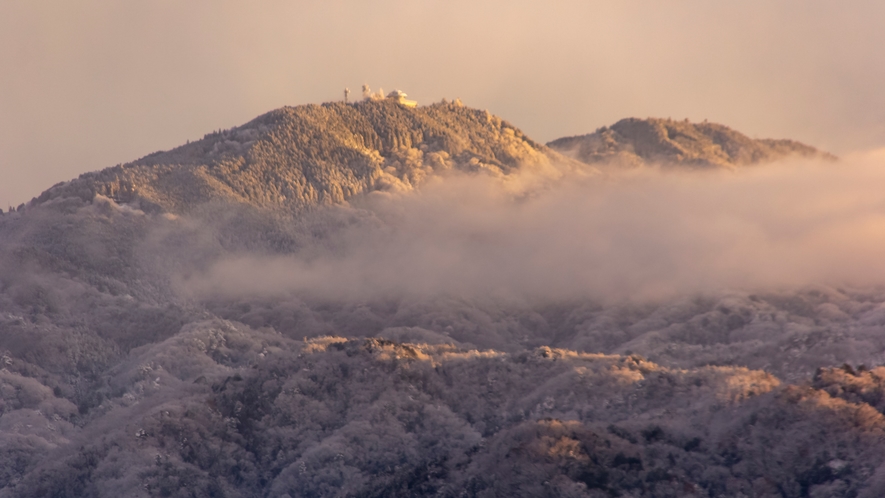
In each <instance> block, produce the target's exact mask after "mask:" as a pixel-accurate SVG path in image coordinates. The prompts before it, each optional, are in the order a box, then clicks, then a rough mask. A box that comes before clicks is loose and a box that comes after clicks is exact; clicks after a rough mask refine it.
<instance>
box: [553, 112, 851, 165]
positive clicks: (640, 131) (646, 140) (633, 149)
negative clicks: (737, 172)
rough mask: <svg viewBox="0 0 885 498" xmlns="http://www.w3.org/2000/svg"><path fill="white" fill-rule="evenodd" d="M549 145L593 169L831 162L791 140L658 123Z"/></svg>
mask: <svg viewBox="0 0 885 498" xmlns="http://www.w3.org/2000/svg"><path fill="white" fill-rule="evenodd" d="M547 145H548V146H549V147H551V148H552V149H554V150H557V151H559V152H561V153H563V154H565V155H567V156H569V157H572V158H574V159H578V160H580V161H582V162H585V163H587V164H593V165H612V164H614V165H620V166H635V165H640V164H646V163H652V164H663V165H680V166H689V167H701V168H710V167H724V168H734V167H738V166H746V165H751V164H760V163H766V162H771V161H776V160H778V159H783V158H788V157H805V158H815V159H830V160H832V159H835V157H834V156H832V155H831V154H828V153H826V152H822V151H820V150H817V149H815V148H814V147H811V146H808V145H805V144H802V143H799V142H796V141H793V140H771V139H761V140H759V139H752V138H750V137H748V136H746V135H744V134H743V133H740V132H738V131H735V130H733V129H731V128H729V127H727V126H725V125H721V124H716V123H708V122H703V123H690V122H688V121H673V120H671V119H656V118H649V119H637V118H627V119H622V120H620V121H618V122H617V123H615V124H613V125H612V126H610V127H602V128H600V129H598V130H596V132H594V133H590V134H587V135H580V136H575V137H564V138H559V139H557V140H554V141H552V142H550V143H548V144H547Z"/></svg>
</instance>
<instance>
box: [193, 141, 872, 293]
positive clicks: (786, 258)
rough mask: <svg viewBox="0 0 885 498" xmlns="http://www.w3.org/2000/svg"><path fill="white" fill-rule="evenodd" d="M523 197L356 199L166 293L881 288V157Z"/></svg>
mask: <svg viewBox="0 0 885 498" xmlns="http://www.w3.org/2000/svg"><path fill="white" fill-rule="evenodd" d="M532 184H533V183H532V182H530V181H520V179H515V181H511V182H502V181H501V180H500V179H495V178H488V177H482V176H457V177H448V178H443V179H436V180H434V181H432V182H430V183H429V184H428V185H426V186H425V187H424V188H422V189H421V190H420V191H417V192H410V193H403V194H395V195H393V194H377V195H372V196H369V197H367V198H365V199H362V200H361V201H360V202H359V203H358V204H354V205H353V206H351V207H349V208H347V209H345V210H343V214H342V212H338V213H337V214H335V215H334V216H345V217H347V216H350V218H349V219H350V220H357V221H355V222H354V221H351V222H348V223H340V222H335V221H329V222H328V223H333V224H334V226H335V228H334V229H332V230H329V232H328V233H327V234H326V236H324V237H323V239H322V240H321V241H320V240H317V241H313V242H310V243H308V244H306V246H304V247H303V248H302V249H301V250H299V251H298V252H297V253H295V254H293V255H286V256H261V257H258V256H254V255H246V256H238V257H234V258H226V259H224V260H220V261H218V262H217V263H216V264H214V265H212V266H211V268H210V269H209V270H208V271H206V272H203V273H200V274H197V275H196V276H191V277H189V278H188V279H186V280H184V281H182V282H181V284H182V285H183V288H184V289H186V290H187V291H189V292H191V293H195V294H197V295H207V294H215V295H218V294H221V295H229V296H236V295H273V294H278V293H299V294H308V295H315V296H317V297H322V298H333V299H371V298H385V297H400V296H403V295H417V296H419V297H420V296H424V297H427V296H433V295H441V294H443V295H456V296H463V297H472V298H475V297H483V296H501V297H514V298H520V299H522V298H528V299H544V300H548V299H549V300H560V299H573V298H593V299H601V300H621V299H659V298H668V297H673V296H674V295H679V294H685V293H696V292H705V291H715V290H722V289H741V290H767V289H779V288H792V287H797V286H803V285H808V284H830V285H843V284H845V285H877V284H881V283H885V257H883V255H885V195H883V192H885V150H878V151H873V152H869V153H864V154H858V155H854V156H850V157H846V158H844V159H843V160H842V161H840V162H838V163H835V164H833V163H825V164H819V163H813V162H788V163H782V164H774V165H765V166H757V167H752V168H746V169H743V170H740V171H737V172H725V171H716V172H698V171H688V172H686V171H666V170H658V169H642V170H631V171H627V172H624V173H619V174H615V175H610V176H608V177H605V178H602V177H590V178H587V177H577V176H574V175H566V176H565V177H562V178H559V179H557V180H555V181H546V182H542V183H541V184H542V185H543V186H542V187H538V188H534V189H533V188H531V187H529V188H526V187H525V185H532ZM354 214H358V216H353V215H354ZM317 216H318V218H317V219H319V218H321V217H320V216H319V215H317ZM323 216H327V217H329V219H332V218H333V217H334V216H330V215H329V214H328V213H326V214H324V215H323ZM315 223H318V222H316V221H315ZM323 223H326V222H323Z"/></svg>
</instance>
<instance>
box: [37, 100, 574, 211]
mask: <svg viewBox="0 0 885 498" xmlns="http://www.w3.org/2000/svg"><path fill="white" fill-rule="evenodd" d="M555 162H565V163H570V162H572V161H571V160H570V159H567V158H564V157H562V156H561V155H559V154H558V153H556V152H554V151H552V150H550V149H549V148H547V147H546V146H544V145H541V144H538V143H536V142H534V141H532V140H531V139H529V138H528V137H526V136H525V135H524V134H523V133H522V132H521V131H520V130H518V129H516V128H515V127H513V126H512V125H511V124H509V123H507V122H506V121H503V120H502V119H500V118H498V117H496V116H494V115H492V114H489V113H488V111H481V110H477V109H471V108H467V107H463V106H461V105H460V104H454V103H440V104H434V105H431V106H425V107H419V108H408V107H406V106H402V105H399V104H397V103H396V102H393V101H387V100H384V101H364V102H358V103H356V104H351V105H346V104H343V103H326V104H322V105H314V104H311V105H304V106H297V107H283V108H281V109H277V110H274V111H271V112H269V113H267V114H264V115H262V116H259V117H258V118H256V119H254V120H252V121H250V122H249V123H246V124H244V125H242V126H239V127H236V128H232V129H229V130H223V131H217V132H213V133H210V134H207V135H206V136H204V137H203V139H201V140H198V141H195V142H193V143H188V144H186V145H183V146H180V147H177V148H175V149H172V150H170V151H166V152H156V153H153V154H150V155H147V156H145V157H143V158H141V159H138V160H136V161H133V162H131V163H127V164H123V165H118V166H115V167H112V168H108V169H104V170H101V171H98V172H92V173H87V174H84V175H81V176H80V177H79V178H77V179H76V180H73V181H70V182H66V183H62V184H59V185H56V186H55V187H53V188H51V189H49V190H48V191H46V192H44V193H43V194H42V195H41V196H40V197H39V198H37V199H36V202H38V203H39V202H44V201H46V200H49V199H53V198H57V197H79V198H81V199H83V200H85V201H89V200H91V199H92V198H94V197H95V195H97V194H98V195H104V196H106V197H109V198H112V199H114V200H116V201H117V202H120V203H130V204H137V205H138V206H139V207H141V208H142V209H144V210H147V211H155V212H159V211H167V212H173V213H182V212H188V211H190V210H192V209H193V208H194V207H196V206H198V205H201V204H205V203H207V202H214V201H221V202H225V203H242V204H245V205H249V206H253V207H258V208H263V209H272V210H278V211H283V212H290V213H291V212H299V211H302V210H304V209H306V208H309V207H311V206H314V205H320V204H336V203H341V202H344V201H345V200H347V199H349V198H351V197H353V196H355V195H358V194H361V193H364V192H369V191H373V190H391V189H393V190H397V189H399V190H402V189H406V190H407V189H411V188H413V187H414V186H416V185H418V184H420V183H421V182H422V180H423V179H424V178H425V177H427V176H428V175H432V174H437V173H440V172H443V171H446V170H451V169H455V170H462V171H479V170H485V171H488V172H490V173H492V174H494V175H506V174H508V173H510V172H512V171H513V170H515V169H516V168H518V167H523V166H525V167H536V168H545V167H550V166H551V165H552V164H553V163H555Z"/></svg>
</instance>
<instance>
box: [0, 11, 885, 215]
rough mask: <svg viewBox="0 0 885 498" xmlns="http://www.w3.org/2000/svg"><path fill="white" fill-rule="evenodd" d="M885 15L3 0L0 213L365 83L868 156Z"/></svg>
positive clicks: (546, 119) (881, 142)
mask: <svg viewBox="0 0 885 498" xmlns="http://www.w3.org/2000/svg"><path fill="white" fill-rule="evenodd" d="M883 27H885V2H882V1H881V0H856V1H852V2H834V1H819V0H793V1H774V0H764V1H762V0H759V1H757V0H741V1H739V2H714V1H710V0H691V1H675V0H674V1H667V2H651V1H625V0H618V1H605V2H600V1H590V0H576V1H567V0H561V1H557V2H538V1H520V0H507V1H499V0H495V1H476V0H473V1H453V0H444V1H443V0H439V1H432V0H427V1H421V0H411V1H396V0H384V1H374V2H365V1H350V2H343V1H339V2H334V1H323V2H320V1H310V2H308V1H292V0H288V1H282V0H264V1H262V2H245V1H227V0H211V1H210V0H189V1H187V2H182V1H180V0H145V1H137V2H131V1H130V2H120V1H117V0H77V1H67V0H65V1H63V0H45V1H40V2H35V1H33V0H0V90H2V91H0V207H3V208H4V209H5V208H6V205H7V204H17V203H19V202H23V201H26V200H28V199H30V198H31V197H33V196H35V195H37V194H39V193H40V192H41V191H42V190H44V189H46V188H48V187H49V186H51V185H52V184H54V183H56V182H59V181H63V180H67V179H70V178H72V177H74V176H76V175H78V174H80V173H83V172H86V171H91V170H96V169H101V168H104V167H107V166H112V165H114V164H117V163H120V162H126V161H129V160H133V159H136V158H138V157H141V156H143V155H145V154H148V153H150V152H153V151H156V150H161V149H169V148H172V147H174V146H176V145H179V144H181V143H184V142H185V141H186V140H188V139H196V138H200V137H202V136H203V134H205V133H207V132H210V131H212V130H215V129H218V128H229V127H232V126H236V125H239V124H242V123H244V122H246V121H248V120H250V119H252V118H253V117H255V116H257V115H259V114H261V113H264V112H266V111H269V110H271V109H274V108H277V107H280V106H283V105H298V104H305V103H319V102H325V101H330V100H337V99H341V98H342V91H343V89H344V87H349V88H350V89H351V91H352V94H353V95H358V94H359V88H360V86H361V85H362V84H363V83H368V84H369V85H370V86H372V88H373V89H377V87H379V86H380V87H382V88H384V89H385V91H390V90H393V89H394V88H399V89H402V90H404V91H405V92H407V93H408V94H409V96H410V97H411V98H415V99H417V100H418V101H419V103H421V104H425V103H431V102H434V101H438V100H439V99H441V98H443V97H447V98H454V97H460V98H461V99H462V100H463V101H464V103H465V104H466V105H469V106H472V107H478V108H482V109H488V110H489V111H491V112H493V113H495V114H498V115H500V116H502V117H504V118H505V119H507V120H509V121H511V122H512V123H514V124H515V125H517V126H518V127H520V128H522V129H523V130H524V131H525V132H526V133H528V134H529V136H531V137H533V138H535V139H537V140H539V141H543V142H546V141H549V140H552V139H554V138H558V137H560V136H564V135H575V134H582V133H587V132H591V131H593V130H594V129H596V128H598V127H599V126H602V125H608V124H611V123H613V122H615V121H617V120H618V119H621V118H623V117H628V116H637V117H647V116H657V117H673V118H679V119H682V118H689V119H691V120H704V119H709V120H711V121H716V122H721V123H724V124H727V125H729V126H732V127H733V128H736V129H738V130H740V131H742V132H744V133H746V134H748V135H750V136H752V137H758V138H765V137H771V138H793V139H797V140H801V141H803V142H807V143H809V144H812V145H815V146H818V147H821V148H824V149H827V150H830V151H832V152H835V153H837V154H844V153H847V152H849V151H855V150H861V149H871V148H879V147H883V146H885V49H883V47H885V28H883Z"/></svg>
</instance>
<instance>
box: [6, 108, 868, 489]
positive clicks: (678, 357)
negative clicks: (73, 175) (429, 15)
mask: <svg viewBox="0 0 885 498" xmlns="http://www.w3.org/2000/svg"><path fill="white" fill-rule="evenodd" d="M622 123H626V124H624V125H623V126H621V125H622ZM649 123H651V124H649ZM652 125H654V126H652ZM649 126H652V127H658V126H660V127H661V128H660V129H663V130H664V131H663V132H661V133H664V135H663V136H664V137H666V140H669V141H671V142H674V143H676V144H677V145H679V147H682V149H679V151H678V152H674V150H675V149H674V147H675V146H674V145H672V144H670V143H669V142H666V140H664V139H661V138H660V136H661V135H660V134H659V133H658V132H655V133H656V134H654V137H658V138H655V139H654V140H652V139H650V138H648V139H641V140H640V139H639V138H637V137H640V138H641V137H642V136H644V135H642V133H645V132H642V131H641V130H642V129H646V128H644V127H649ZM634 128H635V129H634ZM655 129H656V130H658V131H660V129H659V128H655ZM671 129H672V130H683V131H682V132H684V133H685V134H687V135H689V136H692V137H695V138H693V139H692V140H691V141H688V139H684V140H683V139H681V138H679V137H678V136H676V135H675V134H673V135H672V136H671V135H670V133H671V132H670V131H669V130H671ZM630 130H634V131H632V132H631V131H630ZM636 130H639V131H636ZM717 130H718V131H717ZM631 133H632V134H631ZM649 133H651V132H649ZM674 133H675V132H674ZM716 133H719V134H720V135H716ZM586 137H596V138H593V140H602V138H601V137H609V138H611V139H612V140H613V141H615V142H613V143H615V145H613V146H612V147H611V148H607V149H604V150H603V149H600V148H597V149H593V150H597V151H598V152H594V153H593V154H597V156H598V157H597V156H592V157H590V156H585V155H581V154H578V153H577V152H575V151H579V150H583V149H581V148H580V147H583V145H580V146H578V145H575V144H579V143H583V142H582V141H583V140H584V139H583V138H582V139H580V140H578V139H561V140H559V141H555V142H553V143H551V146H550V148H548V147H546V146H543V145H540V144H537V143H536V142H534V141H532V140H531V139H529V138H528V137H526V136H524V135H523V134H522V133H521V132H519V130H518V129H516V128H514V127H513V126H511V125H510V124H508V123H506V122H504V121H503V120H501V119H499V118H497V117H495V116H493V115H490V114H489V113H487V112H485V111H480V110H475V109H471V108H468V107H464V106H462V105H460V103H439V104H434V105H430V106H424V107H416V108H412V107H407V106H403V105H401V104H399V103H397V102H396V101H394V100H385V99H377V100H372V99H368V100H365V101H362V102H358V103H355V104H347V105H345V104H343V103H329V104H323V105H310V106H299V107H287V108H283V109H279V110H276V111H272V112H270V113H268V114H265V115H263V116H260V117H258V118H256V119H255V120H253V121H252V122H250V123H247V124H245V125H243V126H241V127H237V128H233V129H231V130H226V131H220V132H214V133H210V134H208V135H207V136H206V137H204V138H203V139H202V140H198V141H194V142H191V143H188V144H186V145H183V146H181V147H178V148H176V149H173V150H171V151H167V152H159V153H155V154H151V155H149V156H146V157H144V158H142V159H139V160H137V161H133V162H131V163H127V164H124V165H120V166H116V167H113V168H108V169H105V170H102V171H98V172H94V173H87V174H84V175H82V176H81V177H79V178H77V179H74V180H72V181H70V182H65V183H62V184H59V185H56V186H54V187H52V188H50V189H49V190H47V191H46V192H44V193H43V194H41V195H39V196H37V197H36V198H35V199H34V200H33V201H31V202H30V203H28V204H27V205H26V206H23V207H22V208H20V209H18V210H15V211H13V212H10V213H5V214H4V215H2V216H0V496H2V497H7V496H8V497H31V496H33V497H37V496H59V497H66V496H70V497H74V496H136V497H139V496H144V497H148V496H230V497H241V496H242V497H252V496H273V497H285V496H289V497H295V496H575V497H578V496H588V497H602V496H644V497H645V496H647V497H651V496H674V497H675V496H697V497H701V496H704V497H707V496H711V497H712V496H717V497H718V496H735V497H737V496H789V497H794V496H795V497H803V496H814V497H823V496H859V497H860V496H863V497H876V496H882V494H883V493H885V452H883V447H882V445H881V441H882V438H883V436H885V415H883V413H885V405H883V403H882V400H883V399H885V390H883V389H885V387H883V382H882V378H883V376H885V372H883V367H882V366H881V365H883V364H885V334H883V333H882V332H883V327H885V311H883V310H885V290H883V288H882V284H883V283H885V265H883V263H882V262H881V254H882V251H885V240H883V239H882V237H881V236H880V234H881V233H882V228H883V227H885V216H883V214H882V213H883V210H882V201H881V192H882V187H883V186H885V170H883V167H882V166H883V165H885V157H883V156H882V155H881V154H875V153H872V154H866V155H861V156H851V157H846V158H843V159H841V161H840V163H839V165H838V167H834V165H833V163H832V162H831V160H830V157H829V156H827V155H826V154H823V153H818V152H816V151H815V150H814V149H811V148H810V147H808V146H803V145H801V144H796V143H793V142H788V141H787V142H771V141H753V140H750V139H747V138H746V137H744V136H743V135H740V134H739V133H737V132H734V131H731V130H728V129H727V128H725V127H721V126H720V125H700V124H698V125H691V124H686V123H667V122H663V121H660V122H658V121H638V120H625V121H622V122H619V123H618V124H617V125H614V126H612V128H611V129H608V130H607V131H601V132H597V133H596V134H593V135H588V136H585V138H586ZM629 137H633V138H629ZM715 137H719V138H715ZM723 137H724V138H723ZM741 137H743V138H741ZM628 138H629V139H628ZM714 138H715V140H714ZM568 140H573V141H574V143H573V144H572V146H569V147H564V146H561V144H562V143H567V142H568ZM630 140H633V141H632V142H631V141H630ZM655 140H658V141H657V142H656V141H655ZM680 140H681V141H680ZM705 140H706V142H705ZM563 141H565V142H563ZM591 142H592V140H591ZM655 144H657V145H655ZM709 144H715V147H714V146H713V145H709ZM594 147H595V146H594ZM717 147H718V148H717ZM766 147H767V148H766ZM556 150H559V151H560V152H562V153H560V152H556ZM566 153H568V154H572V157H573V158H574V159H572V158H569V157H566V155H564V154H566ZM794 153H795V154H794ZM631 154H632V155H631ZM797 155H798V158H797V157H794V156H797ZM603 156H604V157H603ZM588 157H589V159H588ZM782 157H792V160H791V161H787V162H784V163H781V162H777V161H776V159H777V158H782ZM594 158H597V159H594ZM600 158H601V159H600ZM636 158H639V159H636ZM711 158H712V159H711ZM576 159H579V160H580V161H578V160H576ZM622 159H623V160H624V161H625V162H617V161H621V160H622ZM640 159H641V161H642V162H641V163H638V162H637V161H639V160H640ZM714 159H715V160H714ZM581 161H584V162H581ZM613 161H614V162H613ZM668 161H671V162H672V164H675V165H683V166H684V165H691V166H711V165H714V166H726V167H725V168H721V167H717V168H714V170H713V171H706V172H704V173H700V172H698V171H695V169H693V168H678V167H677V168H667V167H661V168H645V167H639V168H636V167H629V168H628V167H624V168H618V167H611V166H617V165H623V166H631V165H632V166H635V165H636V164H639V165H640V166H644V165H657V164H661V165H662V166H666V164H668ZM704 161H706V162H704ZM716 161H719V162H716ZM766 161H775V162H773V163H771V164H766V165H762V164H761V163H764V162H766ZM585 162H590V163H592V164H595V165H598V166H599V168H598V169H597V167H596V166H593V165H591V164H585ZM662 163H663V164H662ZM746 164H760V166H759V167H756V168H733V166H736V165H746ZM708 169H709V168H708Z"/></svg>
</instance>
